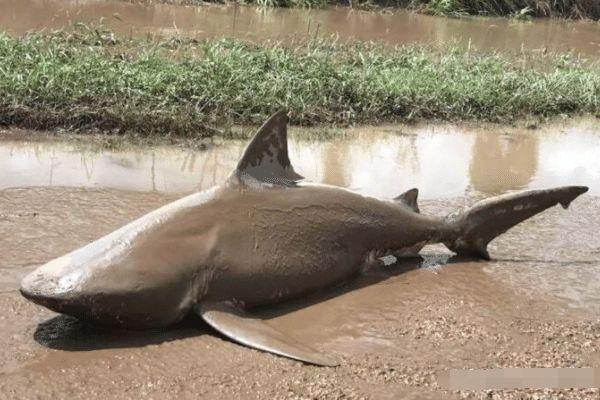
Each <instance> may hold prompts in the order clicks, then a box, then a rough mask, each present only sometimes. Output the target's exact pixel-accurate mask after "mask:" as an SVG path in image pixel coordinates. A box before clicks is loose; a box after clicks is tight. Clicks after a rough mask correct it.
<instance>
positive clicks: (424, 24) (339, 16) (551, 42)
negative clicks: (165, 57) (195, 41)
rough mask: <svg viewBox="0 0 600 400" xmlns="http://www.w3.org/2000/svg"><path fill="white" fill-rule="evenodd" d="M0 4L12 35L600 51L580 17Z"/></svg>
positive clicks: (2, 26)
mask: <svg viewBox="0 0 600 400" xmlns="http://www.w3.org/2000/svg"><path fill="white" fill-rule="evenodd" d="M0 9H2V10H3V12H2V13H1V14H0V30H6V31H8V32H11V33H14V34H23V33H25V32H26V31H29V30H39V29H59V28H63V27H66V26H68V25H70V24H71V23H73V22H77V21H82V22H86V23H97V22H98V20H99V19H100V18H103V19H104V23H105V24H106V25H108V26H109V27H110V28H111V29H114V30H116V31H118V32H120V33H125V34H129V33H132V34H139V33H145V32H154V33H163V34H166V35H173V34H186V35H193V36H195V37H198V38H220V37H236V38H241V39H248V40H259V41H262V40H267V39H272V40H282V41H288V40H291V39H305V38H307V37H314V36H319V35H331V34H335V35H339V37H340V39H341V40H347V39H350V40H362V41H371V40H373V41H381V42H385V43H389V44H404V43H415V42H416V43H433V44H442V45H443V44H447V43H459V44H461V45H463V46H465V47H468V46H473V47H475V48H477V49H481V50H499V51H507V52H512V53H515V52H520V51H521V50H531V49H537V50H540V51H542V52H546V51H551V52H554V51H560V52H564V51H572V52H574V53H575V54H583V55H586V56H591V57H598V56H600V26H599V25H598V24H597V23H592V22H585V21H578V22H565V21H560V20H553V19H543V20H535V21H533V22H525V23H524V22H515V21H511V20H509V19H506V18H461V19H452V18H437V17H430V16H425V15H419V14H414V13H410V12H407V11H403V10H399V11H396V12H392V13H371V12H361V11H357V10H352V9H348V8H331V9H327V10H318V9H317V10H302V9H283V8H277V9H264V8H254V7H239V6H235V7H233V6H232V7H223V6H214V5H203V6H201V7H182V6H169V5H163V4H153V5H141V4H128V3H125V2H110V1H102V0H91V1H84V2H82V1H73V0H0Z"/></svg>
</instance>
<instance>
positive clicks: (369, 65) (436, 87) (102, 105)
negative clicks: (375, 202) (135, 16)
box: [0, 28, 600, 137]
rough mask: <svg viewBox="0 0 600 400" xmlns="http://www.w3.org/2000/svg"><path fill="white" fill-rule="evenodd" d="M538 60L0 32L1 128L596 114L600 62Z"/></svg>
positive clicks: (190, 129)
mask: <svg viewBox="0 0 600 400" xmlns="http://www.w3.org/2000/svg"><path fill="white" fill-rule="evenodd" d="M543 57H545V59H544V60H541V58H543ZM543 57H542V56H541V55H540V56H536V57H534V58H535V59H538V60H537V62H531V61H527V60H525V59H508V58H503V57H502V56H499V55H477V54H473V53H466V52H464V51H461V50H459V49H447V50H443V51H442V50H435V49H431V48H427V47H422V46H409V47H396V48H389V47H379V46H376V45H371V44H353V45H346V44H340V43H336V42H335V41H334V40H332V39H327V40H322V41H310V42H306V43H300V44H297V45H296V46H293V47H285V46H281V45H277V44H263V45H253V44H247V43H243V42H239V41H232V40H221V41H215V42H197V41H195V40H189V39H181V38H172V39H169V40H162V41H159V40H158V39H146V40H139V39H123V40H122V41H121V40H120V39H119V38H115V37H114V35H112V34H110V33H109V32H104V31H101V30H87V29H85V28H80V29H79V30H76V31H75V32H74V33H64V32H58V33H54V34H48V35H41V34H34V35H30V36H27V37H24V38H21V39H17V38H13V37H11V36H8V35H3V34H0V125H11V126H19V127H25V128H34V129H54V128H67V129H86V130H87V129H96V130H101V131H110V132H121V133H124V132H128V133H132V132H133V133H135V134H139V135H143V136H152V135H162V136H166V135H178V136H194V137H197V136H210V135H215V134H216V135H219V134H221V131H219V130H215V129H213V128H211V127H213V126H217V127H219V128H220V129H222V127H223V126H231V125H232V124H257V123H260V122H261V121H262V120H263V119H264V118H266V117H267V116H268V115H269V114H270V113H271V112H273V111H274V110H276V109H278V108H280V107H287V108H288V109H289V110H290V114H291V119H292V122H293V123H295V124H301V125H315V124H327V125H329V124H336V125H346V124H365V123H369V124H370V123H382V122H394V121H415V120H423V119H436V120H453V121H456V120H484V121H494V122H510V121H515V120H517V119H521V118H529V117H532V116H533V117H551V116H556V115H560V114H567V115H571V114H579V113H592V114H595V115H600V69H598V67H597V66H594V65H589V64H587V63H583V62H580V61H578V60H577V59H576V58H573V57H571V56H569V55H562V56H543ZM225 130H226V129H225Z"/></svg>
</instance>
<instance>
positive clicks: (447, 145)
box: [0, 119, 600, 198]
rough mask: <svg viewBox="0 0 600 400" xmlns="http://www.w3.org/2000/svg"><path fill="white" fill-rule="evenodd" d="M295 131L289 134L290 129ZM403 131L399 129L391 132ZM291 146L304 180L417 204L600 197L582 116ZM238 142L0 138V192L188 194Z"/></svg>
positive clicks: (222, 169)
mask: <svg viewBox="0 0 600 400" xmlns="http://www.w3.org/2000/svg"><path fill="white" fill-rule="evenodd" d="M293 132H294V131H293ZM398 132H402V133H400V134H399V133H398ZM301 135H302V133H301V132H298V131H296V132H295V133H293V135H292V139H291V140H290V157H291V159H292V162H293V163H294V165H295V168H296V170H297V171H298V172H299V173H301V174H302V175H304V176H305V177H306V178H307V179H309V180H311V181H316V182H324V183H328V184H332V185H338V186H343V187H349V188H352V189H354V190H358V191H360V192H362V193H365V194H369V195H375V196H380V197H384V198H385V197H387V198H389V197H394V196H396V195H398V194H399V193H401V192H402V191H404V190H406V189H408V188H410V187H419V188H420V190H421V196H422V197H424V198H445V197H459V196H463V195H464V194H465V193H467V192H469V191H471V190H473V189H474V190H476V191H479V192H485V193H490V194H496V193H502V192H506V191H509V190H515V189H523V188H539V187H546V186H555V185H566V184H582V185H588V186H590V188H591V193H592V194H596V195H600V163H599V162H598V160H600V123H599V122H598V121H597V120H594V119H590V120H586V119H582V120H576V121H569V122H568V123H565V124H559V125H553V126H548V127H546V128H543V129H540V130H536V131H519V130H516V129H510V128H503V129H495V130H493V129H479V128H478V129H475V128H469V127H464V126H453V125H443V126H431V125H426V126H421V127H392V128H389V127H388V128H360V129H354V130H351V131H350V132H349V133H348V135H345V136H344V138H343V139H340V140H335V141H325V142H318V141H317V142H315V141H306V140H298V139H296V138H297V137H300V136H301ZM245 143H246V142H245V141H231V142H227V144H226V145H223V146H218V147H212V148H210V149H208V150H203V151H199V150H198V151H196V150H186V149H181V148H178V147H173V146H159V147H141V148H138V147H131V148H128V149H124V150H116V151H109V150H105V151H94V150H92V149H90V148H89V147H86V146H82V145H81V144H73V143H64V142H57V141H52V142H24V141H4V142H0V189H2V188H8V187H24V186H80V187H109V188H117V189H127V190H136V191H160V192H168V193H185V192H190V191H194V190H199V189H206V188H209V187H211V186H214V185H216V184H219V183H221V182H223V181H224V180H225V179H226V178H227V176H228V175H229V173H230V172H231V170H232V169H233V168H234V166H235V165H236V163H237V160H238V159H239V157H240V155H241V153H242V151H243V148H244V146H245Z"/></svg>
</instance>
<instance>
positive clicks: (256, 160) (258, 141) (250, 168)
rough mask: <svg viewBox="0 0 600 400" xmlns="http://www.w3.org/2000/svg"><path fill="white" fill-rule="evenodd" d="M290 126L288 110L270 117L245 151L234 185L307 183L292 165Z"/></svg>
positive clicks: (233, 176)
mask: <svg viewBox="0 0 600 400" xmlns="http://www.w3.org/2000/svg"><path fill="white" fill-rule="evenodd" d="M287 122H288V117H287V115H286V112H285V111H284V110H281V111H278V112H276V113H275V114H273V115H271V117H269V119H268V120H267V121H266V122H265V123H264V124H263V125H262V126H261V127H260V129H259V130H258V131H257V132H256V134H254V137H253V138H252V140H251V141H250V143H249V144H248V146H247V147H246V150H244V155H243V156H242V158H241V159H240V161H239V162H238V165H237V167H236V168H235V170H234V171H233V174H232V176H231V178H230V180H231V181H235V182H237V183H240V184H244V185H247V186H259V185H261V184H267V185H272V186H294V185H295V184H296V182H297V181H299V180H301V179H304V178H303V177H302V176H301V175H298V174H297V173H296V172H295V171H294V168H293V167H292V164H291V163H290V158H289V156H288V147H287Z"/></svg>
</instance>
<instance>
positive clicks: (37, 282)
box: [20, 110, 588, 366]
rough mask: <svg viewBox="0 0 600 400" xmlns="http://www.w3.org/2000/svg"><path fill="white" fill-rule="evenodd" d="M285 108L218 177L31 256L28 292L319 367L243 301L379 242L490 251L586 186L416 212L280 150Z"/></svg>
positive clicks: (408, 248)
mask: <svg viewBox="0 0 600 400" xmlns="http://www.w3.org/2000/svg"><path fill="white" fill-rule="evenodd" d="M287 124H288V117H287V113H286V111H284V110H281V111H279V112H276V113H275V114H273V115H272V116H271V117H270V118H269V119H268V120H267V121H266V122H265V123H264V124H263V125H262V126H261V127H260V128H259V129H258V131H257V132H256V133H255V135H254V137H253V138H252V139H251V140H250V142H249V144H248V145H247V147H246V149H245V151H244V153H243V155H242V157H241V159H240V160H239V162H238V164H237V166H236V168H235V169H234V170H233V172H232V173H231V175H230V176H229V178H228V179H227V180H226V181H225V182H224V183H223V184H221V185H219V186H216V187H213V188H211V189H209V190H206V191H202V192H197V193H193V194H191V195H188V196H186V197H184V198H181V199H179V200H177V201H175V202H173V203H170V204H167V205H165V206H163V207H161V208H159V209H157V210H155V211H152V212H150V213H148V214H146V215H144V216H142V217H141V218H138V219H137V220H135V221H133V222H130V223H129V224H127V225H125V226H123V227H122V228H120V229H117V230H116V231H114V232H112V233H110V234H108V235H106V236H104V237H102V238H100V239H97V240H95V241H93V242H92V243H89V244H87V245H85V246H83V247H81V248H79V249H76V250H74V251H72V252H70V253H68V254H66V255H64V256H61V257H59V258H56V259H54V260H51V261H49V262H48V263H46V264H44V265H42V266H40V267H39V268H37V269H36V270H34V271H33V272H31V273H30V274H29V275H27V276H26V277H25V278H24V279H23V280H22V282H21V287H20V292H21V294H22V295H23V296H24V297H25V298H27V299H28V300H30V301H32V302H34V303H36V304H39V305H42V306H44V307H47V308H49V309H50V310H53V311H55V312H58V313H63V314H67V315H71V316H74V317H76V318H79V319H81V320H84V321H89V322H91V323H96V324H101V325H111V326H118V327H123V328H133V329H145V328H156V327H165V326H168V325H171V324H174V323H176V322H178V321H180V320H181V319H183V318H184V317H186V315H188V314H190V313H196V314H197V315H199V316H200V317H201V318H202V320H204V321H205V322H206V323H207V324H208V325H210V326H211V327H213V328H214V329H215V330H216V331H218V332H220V333H221V334H222V335H224V336H225V337H227V338H229V339H230V340H232V341H234V342H237V343H239V344H242V345H245V346H248V347H251V348H255V349H259V350H262V351H266V352H270V353H273V354H277V355H280V356H284V357H288V358H291V359H295V360H298V361H302V362H305V363H309V364H314V365H318V366H335V365H338V362H337V360H335V358H334V357H332V356H331V355H328V354H325V353H324V352H322V351H318V350H317V349H314V348H312V347H311V346H309V345H307V344H305V343H302V341H301V340H298V339H297V338H294V337H292V336H291V335H289V334H284V333H283V332H281V331H280V330H278V329H277V327H276V326H273V325H272V324H271V323H269V321H268V320H264V319H261V318H259V317H257V316H256V314H255V313H253V310H255V309H256V308H257V307H265V306H271V305H275V304H277V303H280V302H283V301H286V300H290V299H297V298H302V297H303V296H307V295H309V294H311V293H314V292H317V291H320V290H324V289H326V288H328V287H332V286H335V285H339V284H342V283H344V282H347V281H349V280H352V279H353V278H355V277H357V276H359V275H360V274H363V273H365V271H366V270H368V269H369V268H371V267H372V266H373V263H375V264H377V262H379V261H381V258H380V257H383V256H385V255H396V256H406V255H415V254H418V252H419V251H420V250H421V249H422V248H423V246H425V245H427V244H431V243H443V244H444V245H445V246H446V247H447V248H448V249H450V250H451V251H453V252H455V253H456V254H458V255H462V256H469V257H474V258H478V259H484V260H489V259H490V254H489V253H488V250H487V246H488V243H489V242H490V241H492V240H493V239H494V238H495V237H497V236H498V235H500V234H502V233H503V232H506V231H507V230H508V229H510V228H511V227H513V226H515V225H516V224H518V223H519V222H521V221H524V220H526V219H528V218H530V217H532V216H534V215H536V214H538V213H539V212H541V211H543V210H545V209H547V208H549V207H552V206H555V205H558V204H560V205H562V206H563V207H564V208H567V207H568V206H569V204H570V203H571V202H572V201H573V200H574V199H575V198H576V197H578V196H579V195H581V194H582V193H584V192H586V191H587V190H588V188H587V187H585V186H565V187H557V188H551V189H545V190H529V191H523V192H516V193H509V194H505V195H501V196H497V197H493V198H489V199H486V200H483V201H480V202H477V203H475V204H474V205H473V206H471V207H468V208H465V209H462V210H458V211H456V212H454V213H452V214H450V215H447V216H443V217H437V216H427V215H423V214H422V213H421V212H420V210H419V207H418V204H417V197H418V190H417V189H411V190H408V191H407V192H405V193H402V194H400V195H399V196H397V197H396V198H393V199H379V198H375V197H369V196H365V195H362V194H360V193H357V192H354V191H351V190H348V189H345V188H341V187H336V186H330V185H324V184H315V183H309V182H305V181H304V179H303V177H302V176H301V175H299V174H298V173H297V172H296V171H295V170H294V168H293V166H292V164H291V162H290V159H289V155H288V142H287Z"/></svg>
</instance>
